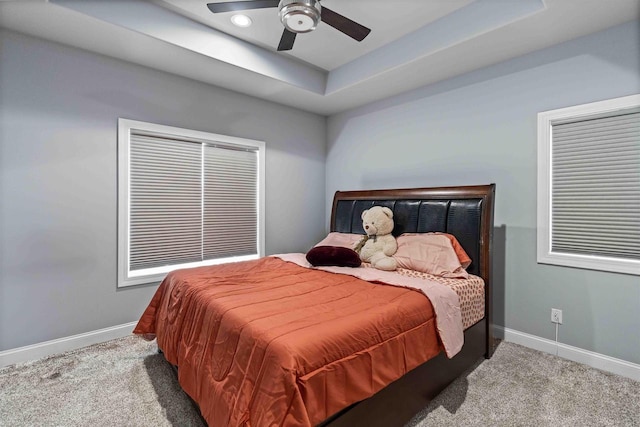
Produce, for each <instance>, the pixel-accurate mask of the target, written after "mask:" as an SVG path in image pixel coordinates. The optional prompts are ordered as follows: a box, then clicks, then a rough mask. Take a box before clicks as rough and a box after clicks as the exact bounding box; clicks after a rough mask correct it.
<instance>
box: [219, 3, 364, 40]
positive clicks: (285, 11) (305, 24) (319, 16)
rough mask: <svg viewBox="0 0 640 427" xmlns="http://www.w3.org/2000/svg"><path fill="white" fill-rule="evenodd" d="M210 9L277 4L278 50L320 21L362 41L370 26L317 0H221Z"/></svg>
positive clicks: (245, 7) (220, 11) (265, 6)
mask: <svg viewBox="0 0 640 427" xmlns="http://www.w3.org/2000/svg"><path fill="white" fill-rule="evenodd" d="M207 7H208V8H209V10H210V11H211V12H213V13H223V12H235V11H239V10H251V9H265V8H269V7H277V8H278V15H279V16H280V21H281V22H282V25H284V32H283V33H282V37H281V38H280V44H279V45H278V51H282V50H291V49H292V48H293V43H294V42H295V40H296V35H297V34H298V33H308V32H309V31H313V30H315V28H316V26H317V25H318V23H319V22H320V21H322V22H324V23H326V24H329V25H331V26H332V27H333V28H335V29H336V30H338V31H341V32H343V33H344V34H346V35H348V36H349V37H351V38H353V39H355V40H357V41H359V42H360V41H362V40H364V38H365V37H367V35H369V33H370V32H371V30H370V29H369V28H367V27H365V26H362V25H360V24H358V23H357V22H354V21H352V20H351V19H349V18H346V17H344V16H342V15H340V14H339V13H336V12H334V11H332V10H331V9H328V8H326V7H323V6H320V0H249V1H247V0H243V1H227V2H224V3H209V4H207Z"/></svg>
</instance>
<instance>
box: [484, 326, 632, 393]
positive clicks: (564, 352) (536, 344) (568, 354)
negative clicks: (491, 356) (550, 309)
mask: <svg viewBox="0 0 640 427" xmlns="http://www.w3.org/2000/svg"><path fill="white" fill-rule="evenodd" d="M493 330H494V334H495V336H496V337H497V338H502V339H504V340H505V341H508V342H512V343H515V344H520V345H522V346H525V347H529V348H532V349H534V350H539V351H543V352H545V353H550V354H556V349H557V355H558V356H559V357H562V358H564V359H569V360H572V361H574V362H578V363H582V364H584V365H588V366H591V367H592V368H596V369H600V370H603V371H607V372H612V373H614V374H617V375H621V376H623V377H627V378H631V379H632V380H636V381H640V365H638V364H635V363H632V362H627V361H626V360H622V359H616V358H615V357H610V356H606V355H604V354H600V353H596V352H593V351H589V350H584V349H581V348H579V347H574V346H571V345H567V344H562V343H557V344H556V342H555V341H553V340H549V339H546V338H540V337H538V336H535V335H530V334H527V333H524V332H520V331H516V330H513V329H509V328H505V327H504V326H499V325H494V327H493Z"/></svg>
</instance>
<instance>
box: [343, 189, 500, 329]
mask: <svg viewBox="0 0 640 427" xmlns="http://www.w3.org/2000/svg"><path fill="white" fill-rule="evenodd" d="M494 196H495V184H489V185H473V186H463V187H434V188H407V189H398V190H365V191H337V192H336V193H335V195H334V198H333V208H332V211H331V231H338V232H341V233H357V234H364V230H363V229H362V219H361V214H362V211H364V210H365V209H369V208H370V207H372V206H374V205H378V206H386V207H389V208H390V209H391V210H392V211H393V214H394V215H393V220H394V224H395V226H394V230H393V234H394V235H395V236H399V235H400V234H402V233H428V232H436V231H439V232H443V233H449V234H453V235H454V236H456V238H457V239H458V241H459V242H460V244H461V245H462V247H463V248H464V250H465V251H466V252H467V254H469V256H470V257H471V260H472V263H471V265H470V266H469V268H467V271H468V272H469V273H471V274H475V275H478V276H480V277H482V278H483V279H484V282H485V297H486V301H485V318H486V320H487V336H488V338H489V339H491V338H492V336H493V331H492V329H493V325H492V321H491V295H492V292H491V262H492V261H491V253H492V241H493V211H494Z"/></svg>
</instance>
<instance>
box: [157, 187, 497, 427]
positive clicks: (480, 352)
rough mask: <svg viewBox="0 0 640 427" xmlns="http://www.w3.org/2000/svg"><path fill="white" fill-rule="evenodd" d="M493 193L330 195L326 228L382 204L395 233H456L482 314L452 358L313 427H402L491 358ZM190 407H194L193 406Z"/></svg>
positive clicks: (357, 225) (356, 227)
mask: <svg viewBox="0 0 640 427" xmlns="http://www.w3.org/2000/svg"><path fill="white" fill-rule="evenodd" d="M494 195H495V184H490V185H477V186H465V187H438V188H412V189H399V190H372V191H338V192H336V193H335V196H334V199H333V209H332V212H331V231H338V232H343V233H358V234H365V233H364V230H363V228H362V219H361V213H362V211H363V210H365V209H369V208H370V207H372V206H374V205H379V206H387V207H389V208H390V209H391V210H392V211H393V213H394V217H393V219H394V224H395V226H394V231H393V234H394V235H395V236H399V235H400V234H402V233H426V232H436V231H440V232H446V233H450V234H453V235H454V236H456V238H457V239H458V241H459V242H460V244H461V245H462V247H463V248H464V250H465V251H466V252H467V254H468V255H469V256H470V258H471V259H472V263H471V265H470V266H469V267H468V268H467V271H468V272H469V273H471V274H475V275H477V276H480V277H482V278H483V279H484V282H485V316H484V319H482V320H480V321H479V322H478V323H476V324H475V325H473V326H471V327H470V328H468V329H467V330H466V331H465V333H464V340H465V344H464V346H463V348H462V350H461V351H460V352H459V353H458V354H457V355H456V356H455V357H453V358H451V359H448V358H447V357H446V356H445V355H444V353H443V352H442V353H440V354H439V355H438V356H436V357H435V358H433V359H431V360H429V361H427V362H426V363H424V364H422V365H420V366H418V367H417V368H415V369H413V370H412V371H410V372H409V373H407V374H406V375H404V376H403V377H401V378H400V379H398V380H396V381H394V382H393V383H391V384H389V385H388V386H387V387H385V388H384V389H382V390H380V391H379V392H378V393H376V394H375V395H373V396H372V397H370V398H368V399H366V400H363V401H361V402H358V403H355V404H353V405H351V406H349V407H348V408H346V409H344V410H342V411H341V412H339V413H337V414H335V415H333V416H332V417H330V418H328V419H327V420H325V421H323V422H322V423H320V424H319V426H318V427H353V426H367V427H394V426H398V427H401V426H404V425H405V424H406V423H407V422H408V421H409V420H411V418H413V417H414V416H415V415H416V414H417V413H418V412H420V410H421V409H423V408H425V407H426V406H427V405H428V403H429V402H430V401H431V400H432V399H433V398H434V397H435V396H436V395H437V394H438V393H440V392H441V391H442V390H443V389H444V388H445V387H446V386H447V385H449V384H450V383H451V382H452V381H453V380H455V379H456V378H457V377H459V376H460V375H461V374H462V373H463V372H464V371H465V370H467V369H469V368H470V367H472V366H473V365H474V364H476V363H477V362H478V361H479V360H480V359H481V358H482V357H483V356H484V357H485V358H490V357H491V355H492V354H493V331H492V326H493V325H492V321H491V295H492V294H491V246H492V239H493V210H494ZM159 351H160V352H161V350H159ZM195 406H196V407H197V404H196V405H195ZM203 421H204V420H203Z"/></svg>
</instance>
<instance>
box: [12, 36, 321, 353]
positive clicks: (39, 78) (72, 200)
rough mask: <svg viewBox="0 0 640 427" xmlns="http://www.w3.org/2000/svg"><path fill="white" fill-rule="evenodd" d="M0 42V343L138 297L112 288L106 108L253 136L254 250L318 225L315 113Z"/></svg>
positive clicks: (115, 320) (299, 244)
mask: <svg viewBox="0 0 640 427" xmlns="http://www.w3.org/2000/svg"><path fill="white" fill-rule="evenodd" d="M0 47H1V49H0V165H1V167H0V173H1V174H0V351H2V350H6V349H11V348H16V347H20V346H24V345H29V344H33V343H38V342H42V341H46V340H51V339H55V338H59V337H65V336H70V335H74V334H78V333H82V332H87V331H93V330H96V329H101V328H105V327H110V326H114V325H120V324H124V323H127V322H132V321H134V320H136V319H137V318H138V317H139V315H140V314H141V312H142V310H143V309H144V307H146V304H147V303H148V302H149V300H150V299H151V296H152V294H153V292H154V291H155V289H156V286H146V287H136V288H134V289H125V290H116V245H117V242H116V218H117V211H116V200H117V190H116V188H117V186H116V184H117V182H116V176H117V175H116V172H117V165H116V158H117V157H116V153H117V152H116V148H117V137H116V135H117V133H116V132H117V119H118V117H125V118H130V119H135V120H143V121H150V122H155V123H160V124H165V125H170V126H178V127H185V128H191V129H196V130H201V131H209V132H214V133H221V134H225V135H232V136H237V137H245V138H252V139H258V140H263V141H265V142H266V147H267V150H266V159H267V165H266V174H267V178H266V186H267V193H266V197H267V209H266V221H267V228H266V250H267V253H269V254H271V253H277V252H299V251H306V250H307V249H308V248H309V247H310V246H312V245H313V244H314V243H315V242H317V241H318V240H319V239H320V238H321V237H322V234H323V233H324V231H325V230H324V227H323V223H324V208H325V206H324V200H323V195H324V193H325V149H326V147H325V142H326V136H325V131H326V120H325V118H324V117H322V116H319V115H314V114H310V113H305V112H301V111H298V110H295V109H292V108H288V107H284V106H280V105H277V104H273V103H269V102H266V101H263V100H259V99H256V98H251V97H248V96H245V95H240V94H237V93H233V92H230V91H227V90H224V89H219V88H215V87H212V86H209V85H205V84H202V83H198V82H195V81H191V80H188V79H184V78H181V77H176V76H173V75H169V74H166V73H162V72H158V71H154V70H151V69H147V68H144V67H140V66H136V65H132V64H128V63H125V62H122V61H118V60H115V59H111V58H107V57H104V56H99V55H96V54H93V53H89V52H85V51H81V50H78V49H74V48H69V47H64V46H61V45H58V44H54V43H50V42H47V41H43V40H39V39H35V38H31V37H27V36H23V35H20V34H17V33H13V32H6V31H2V32H0ZM292 177H295V179H291V178H292ZM291 206H295V207H296V209H295V210H291V209H290V207H291Z"/></svg>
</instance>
